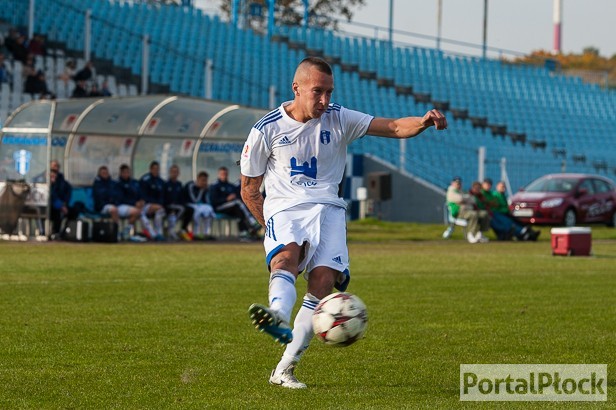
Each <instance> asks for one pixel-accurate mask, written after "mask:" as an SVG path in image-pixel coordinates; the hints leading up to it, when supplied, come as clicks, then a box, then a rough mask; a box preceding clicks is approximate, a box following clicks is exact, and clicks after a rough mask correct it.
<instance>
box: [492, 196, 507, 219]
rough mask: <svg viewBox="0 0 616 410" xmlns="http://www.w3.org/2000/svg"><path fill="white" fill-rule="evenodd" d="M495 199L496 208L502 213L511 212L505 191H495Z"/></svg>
mask: <svg viewBox="0 0 616 410" xmlns="http://www.w3.org/2000/svg"><path fill="white" fill-rule="evenodd" d="M494 199H496V203H497V205H496V207H494V210H495V211H496V212H500V213H502V214H508V213H509V204H508V203H507V195H506V194H505V193H500V192H494Z"/></svg>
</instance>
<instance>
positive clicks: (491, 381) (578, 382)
mask: <svg viewBox="0 0 616 410" xmlns="http://www.w3.org/2000/svg"><path fill="white" fill-rule="evenodd" d="M460 400H461V401H607V364H461V365H460Z"/></svg>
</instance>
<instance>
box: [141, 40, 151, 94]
mask: <svg viewBox="0 0 616 410" xmlns="http://www.w3.org/2000/svg"><path fill="white" fill-rule="evenodd" d="M149 84H150V36H149V35H148V34H144V35H143V41H142V56H141V95H147V94H148V86H149Z"/></svg>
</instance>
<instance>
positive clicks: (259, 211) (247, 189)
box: [241, 175, 265, 226]
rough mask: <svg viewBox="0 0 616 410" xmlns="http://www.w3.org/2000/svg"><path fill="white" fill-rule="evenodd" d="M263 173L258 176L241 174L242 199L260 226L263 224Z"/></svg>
mask: <svg viewBox="0 0 616 410" xmlns="http://www.w3.org/2000/svg"><path fill="white" fill-rule="evenodd" d="M262 182H263V175H261V176H258V177H247V176H244V175H242V191H241V194H242V200H243V201H244V203H245V204H246V206H247V207H248V209H249V210H250V213H252V215H253V216H254V217H255V218H256V219H257V221H258V222H259V223H260V224H261V226H265V218H264V217H263V195H261V191H260V190H259V189H260V188H261V183H262Z"/></svg>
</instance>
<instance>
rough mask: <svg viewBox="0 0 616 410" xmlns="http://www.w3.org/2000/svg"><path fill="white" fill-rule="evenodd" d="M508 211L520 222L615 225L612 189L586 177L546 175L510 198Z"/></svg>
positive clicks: (615, 203)
mask: <svg viewBox="0 0 616 410" xmlns="http://www.w3.org/2000/svg"><path fill="white" fill-rule="evenodd" d="M509 209H510V210H511V213H512V214H513V216H515V217H516V218H517V219H519V220H520V221H521V222H523V223H531V224H551V225H565V226H575V225H576V224H578V223H590V222H600V223H605V224H607V225H608V226H614V225H616V186H615V185H614V182H612V181H611V180H609V179H607V178H604V177H602V176H599V175H589V174H549V175H544V176H542V177H541V178H539V179H536V180H535V181H533V182H531V183H530V184H528V185H527V186H526V187H525V188H523V189H521V190H520V192H518V193H516V194H515V195H514V196H513V197H512V198H511V205H509Z"/></svg>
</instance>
